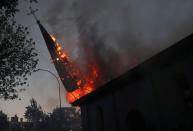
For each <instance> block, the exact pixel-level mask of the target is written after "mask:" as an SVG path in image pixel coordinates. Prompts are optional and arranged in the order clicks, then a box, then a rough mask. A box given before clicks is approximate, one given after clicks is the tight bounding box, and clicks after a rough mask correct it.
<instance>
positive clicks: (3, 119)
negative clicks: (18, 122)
mask: <svg viewBox="0 0 193 131" xmlns="http://www.w3.org/2000/svg"><path fill="white" fill-rule="evenodd" d="M8 127H9V122H8V118H7V115H6V114H5V113H3V112H2V111H0V131H3V130H7V129H8Z"/></svg>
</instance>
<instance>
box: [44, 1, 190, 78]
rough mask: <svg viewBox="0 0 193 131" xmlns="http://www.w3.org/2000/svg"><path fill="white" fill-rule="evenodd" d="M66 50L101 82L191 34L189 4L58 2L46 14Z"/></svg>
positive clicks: (179, 2) (175, 2) (169, 2)
mask: <svg viewBox="0 0 193 131" xmlns="http://www.w3.org/2000/svg"><path fill="white" fill-rule="evenodd" d="M45 15H46V17H47V22H48V24H49V25H50V27H51V28H52V31H53V32H54V34H55V35H56V37H57V38H58V39H59V40H60V41H61V43H62V46H63V48H64V50H65V51H67V52H68V53H69V54H70V56H72V58H73V59H74V60H75V61H77V62H78V63H79V65H80V66H81V68H82V69H83V70H84V71H87V66H88V65H89V64H91V63H97V64H98V65H99V66H100V68H101V74H100V75H101V77H102V79H104V80H105V81H108V80H110V79H112V78H115V77H117V76H118V75H120V74H122V73H123V72H126V71H127V70H129V69H131V68H133V67H134V66H136V65H137V64H139V63H141V62H142V61H144V60H146V59H148V58H149V57H151V56H153V55H155V54H156V53H158V52H160V51H161V50H163V49H165V48H167V47H169V46H170V45H172V44H174V43H175V42H177V41H178V40H180V39H182V38H183V37H185V36H187V35H189V34H190V33H192V32H193V28H192V27H193V1H191V0H186V1H182V0H175V1H174V0H172V1H167V0H148V1H141V0H61V1H59V2H56V3H55V5H53V6H51V7H50V9H49V10H48V11H47V14H45Z"/></svg>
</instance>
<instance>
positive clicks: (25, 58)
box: [0, 0, 38, 99]
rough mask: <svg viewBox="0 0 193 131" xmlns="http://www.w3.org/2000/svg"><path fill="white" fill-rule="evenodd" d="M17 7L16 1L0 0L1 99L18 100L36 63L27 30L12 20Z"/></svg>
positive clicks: (32, 45) (35, 54)
mask: <svg viewBox="0 0 193 131" xmlns="http://www.w3.org/2000/svg"><path fill="white" fill-rule="evenodd" d="M29 2H37V1H36V0H30V1H29ZM17 7H18V0H0V63H1V64H0V99H1V98H4V99H15V98H17V97H18V92H19V91H21V90H23V88H22V86H23V85H26V84H27V77H28V76H29V75H31V73H32V72H33V71H34V70H35V67H36V65H37V63H38V59H37V53H36V52H35V48H34V45H35V42H34V41H33V40H32V39H31V38H30V37H29V32H28V29H27V27H24V26H22V25H20V24H17V23H16V21H15V14H16V13H17V12H19V10H18V9H17Z"/></svg>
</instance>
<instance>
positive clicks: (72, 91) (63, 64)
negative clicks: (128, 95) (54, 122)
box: [28, 7, 98, 103]
mask: <svg viewBox="0 0 193 131" xmlns="http://www.w3.org/2000/svg"><path fill="white" fill-rule="evenodd" d="M30 10H31V12H30V13H29V14H28V15H30V14H32V15H33V16H34V18H35V19H36V21H37V24H38V26H39V28H40V31H41V33H42V36H43V38H44V40H45V43H46V46H47V48H48V51H49V53H50V55H51V58H52V61H53V63H54V66H55V68H56V70H57V72H58V75H59V77H60V79H61V81H62V83H63V85H64V87H65V88H66V90H67V94H66V98H67V100H68V101H69V103H72V102H74V101H76V100H77V99H79V98H81V97H82V96H84V95H86V94H88V93H90V92H92V91H93V90H94V89H95V87H94V86H95V81H96V79H97V78H98V68H97V67H96V66H91V69H90V72H89V73H88V74H86V75H83V74H82V73H81V71H80V69H79V68H78V67H76V66H75V64H74V63H73V62H71V61H70V58H69V57H68V56H67V54H66V53H65V52H64V51H63V50H62V47H61V46H60V44H59V43H57V41H56V39H55V37H54V36H52V35H50V34H49V33H48V32H47V31H46V29H45V28H44V27H43V25H42V24H41V23H40V21H39V20H38V19H37V17H36V15H35V12H36V11H37V10H33V9H32V8H31V7H30Z"/></svg>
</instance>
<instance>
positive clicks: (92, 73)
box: [51, 36, 99, 103]
mask: <svg viewBox="0 0 193 131" xmlns="http://www.w3.org/2000/svg"><path fill="white" fill-rule="evenodd" d="M51 37H52V40H53V41H54V43H55V47H56V54H57V55H58V58H57V60H59V61H61V62H62V63H63V65H64V66H65V68H66V69H67V71H68V73H67V75H69V76H67V78H68V79H73V80H72V81H71V82H73V81H75V83H73V84H75V85H76V87H77V88H76V89H75V90H73V91H71V92H69V91H67V94H66V98H67V100H68V102H69V103H72V102H74V101H76V100H78V99H79V98H81V97H83V96H85V95H87V94H89V93H91V92H92V91H94V90H95V86H96V81H97V79H98V76H99V75H98V73H99V67H98V66H97V64H96V63H94V64H91V65H89V69H88V70H89V71H88V73H86V74H82V72H81V71H80V69H79V68H78V67H77V66H75V64H74V63H73V62H71V61H70V60H69V57H68V56H67V54H66V53H65V52H64V51H63V50H62V47H61V46H60V44H59V43H57V42H56V39H55V38H54V37H53V36H51ZM60 79H61V81H65V80H64V79H62V78H60Z"/></svg>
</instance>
